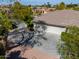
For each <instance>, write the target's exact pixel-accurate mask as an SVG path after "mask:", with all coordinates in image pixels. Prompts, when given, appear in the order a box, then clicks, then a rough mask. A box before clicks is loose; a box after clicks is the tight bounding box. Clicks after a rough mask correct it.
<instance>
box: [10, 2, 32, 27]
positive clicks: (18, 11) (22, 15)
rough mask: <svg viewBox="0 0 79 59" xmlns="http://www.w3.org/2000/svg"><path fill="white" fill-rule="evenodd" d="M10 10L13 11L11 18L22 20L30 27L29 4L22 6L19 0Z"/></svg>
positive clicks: (30, 11) (30, 12) (30, 13)
mask: <svg viewBox="0 0 79 59" xmlns="http://www.w3.org/2000/svg"><path fill="white" fill-rule="evenodd" d="M11 10H12V11H13V18H15V19H18V20H21V21H24V22H25V23H26V24H27V26H28V27H30V28H31V27H32V25H33V23H32V20H33V12H32V8H31V7H30V6H24V5H21V4H20V3H19V2H15V3H14V5H13V7H12V8H11Z"/></svg>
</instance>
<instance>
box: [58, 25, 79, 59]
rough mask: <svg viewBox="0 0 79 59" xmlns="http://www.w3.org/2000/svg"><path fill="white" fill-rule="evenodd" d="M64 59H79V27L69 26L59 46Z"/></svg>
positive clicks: (63, 33)
mask: <svg viewBox="0 0 79 59" xmlns="http://www.w3.org/2000/svg"><path fill="white" fill-rule="evenodd" d="M58 49H59V53H60V54H61V58H62V59H79V27H76V26H68V27H67V28H66V31H65V32H62V34H61V39H60V43H59V45H58Z"/></svg>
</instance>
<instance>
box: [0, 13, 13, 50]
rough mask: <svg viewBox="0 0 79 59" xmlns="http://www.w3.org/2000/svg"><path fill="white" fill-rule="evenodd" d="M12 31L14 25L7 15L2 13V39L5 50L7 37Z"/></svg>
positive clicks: (0, 29) (0, 25)
mask: <svg viewBox="0 0 79 59" xmlns="http://www.w3.org/2000/svg"><path fill="white" fill-rule="evenodd" d="M11 29H12V24H11V22H10V20H9V19H8V18H7V16H6V15H5V14H2V13H0V38H2V40H3V42H4V44H3V46H4V48H5V49H7V37H8V33H9V31H10V30H11Z"/></svg>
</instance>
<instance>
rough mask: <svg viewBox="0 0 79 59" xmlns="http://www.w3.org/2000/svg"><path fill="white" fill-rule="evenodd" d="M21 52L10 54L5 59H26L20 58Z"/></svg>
mask: <svg viewBox="0 0 79 59" xmlns="http://www.w3.org/2000/svg"><path fill="white" fill-rule="evenodd" d="M20 53H21V51H14V52H11V53H10V54H9V55H8V57H7V58H6V59H27V58H23V57H21V56H20Z"/></svg>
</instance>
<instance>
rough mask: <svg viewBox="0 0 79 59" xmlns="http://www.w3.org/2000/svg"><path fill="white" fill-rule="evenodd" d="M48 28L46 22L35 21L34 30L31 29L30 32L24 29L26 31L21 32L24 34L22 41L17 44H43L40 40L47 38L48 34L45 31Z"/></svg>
mask: <svg viewBox="0 0 79 59" xmlns="http://www.w3.org/2000/svg"><path fill="white" fill-rule="evenodd" d="M46 29H47V26H46V25H45V22H43V21H39V23H35V26H34V31H29V32H27V31H24V32H21V33H20V34H21V35H22V39H21V41H19V42H18V43H17V44H18V45H17V46H20V45H22V46H27V45H30V46H32V47H34V45H36V44H38V45H39V46H41V45H42V43H41V42H40V41H42V40H47V38H46V37H45V36H44V35H45V34H46V32H45V30H46ZM15 35H16V34H15ZM25 35H26V36H25ZM16 37H17V36H16ZM8 42H9V41H8ZM8 45H9V44H8ZM17 46H12V47H10V48H11V49H12V48H14V47H17Z"/></svg>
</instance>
